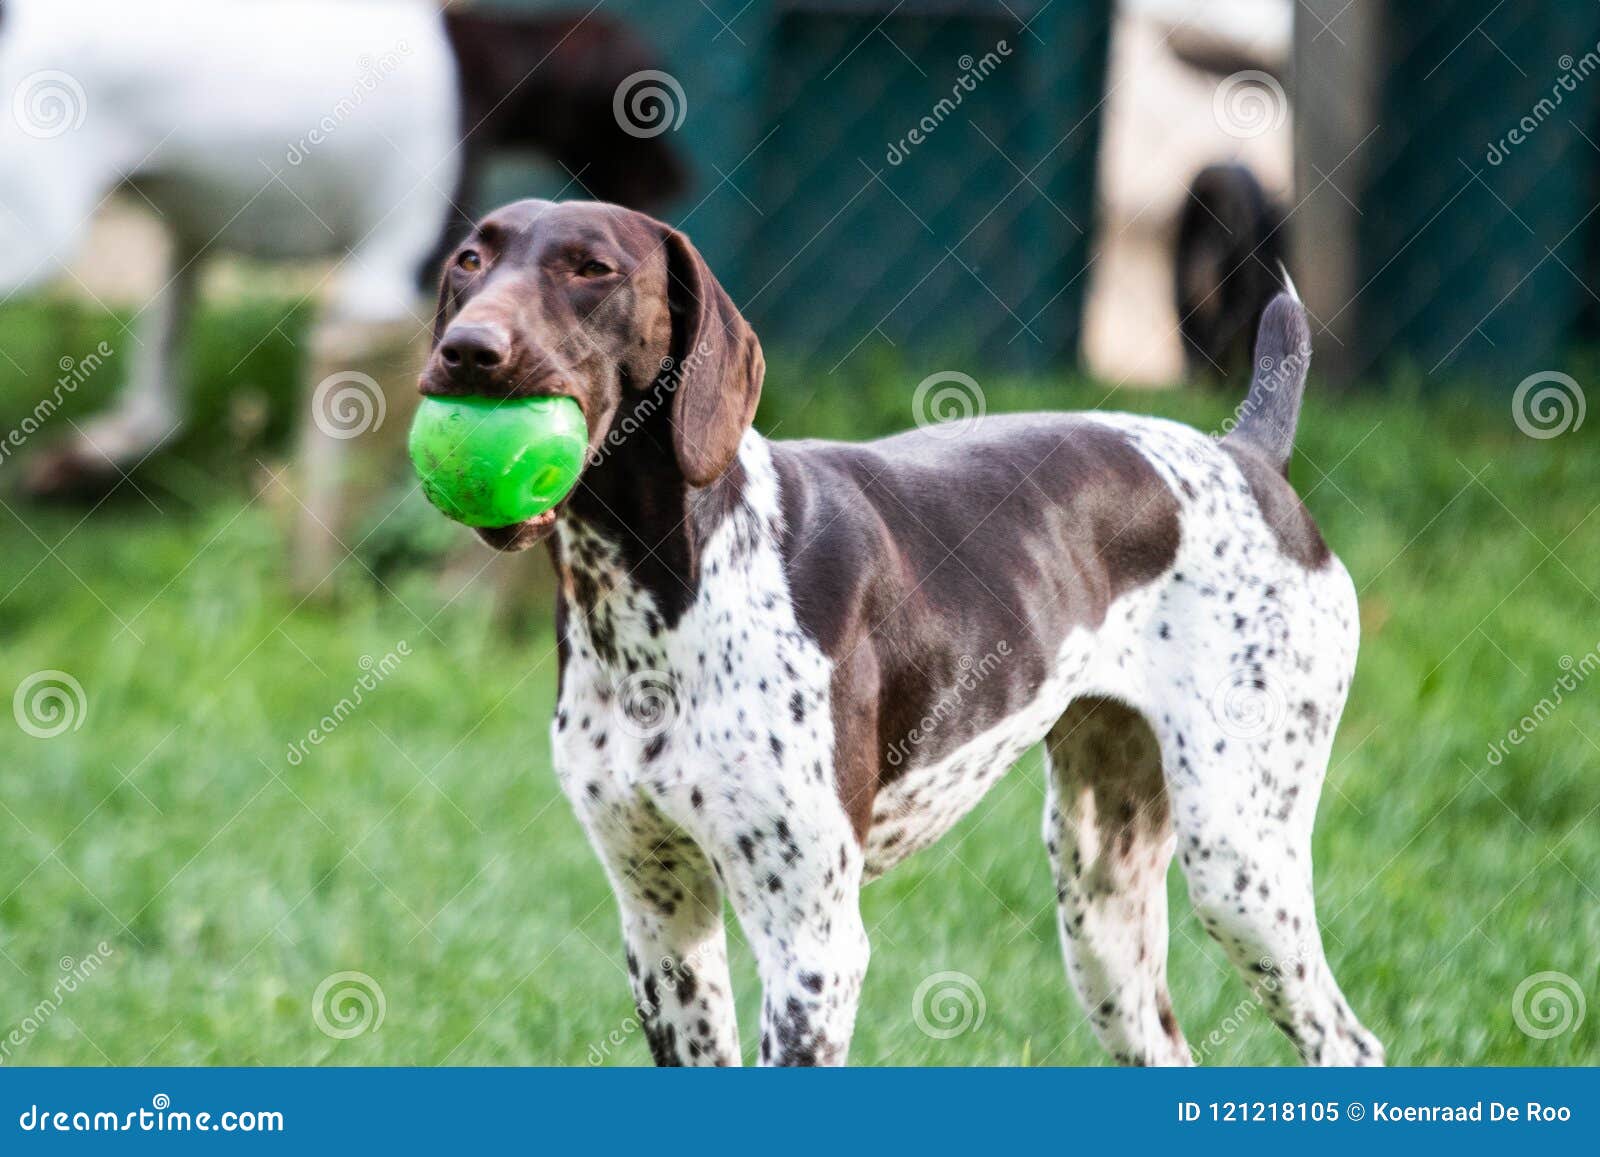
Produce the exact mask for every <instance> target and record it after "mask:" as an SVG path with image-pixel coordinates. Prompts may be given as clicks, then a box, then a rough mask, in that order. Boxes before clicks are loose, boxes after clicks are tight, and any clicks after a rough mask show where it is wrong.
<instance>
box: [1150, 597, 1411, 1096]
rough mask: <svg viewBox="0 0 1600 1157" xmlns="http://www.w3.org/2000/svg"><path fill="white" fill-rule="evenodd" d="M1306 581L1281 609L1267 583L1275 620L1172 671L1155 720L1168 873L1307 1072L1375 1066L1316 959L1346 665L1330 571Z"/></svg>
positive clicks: (1377, 1059)
mask: <svg viewBox="0 0 1600 1157" xmlns="http://www.w3.org/2000/svg"><path fill="white" fill-rule="evenodd" d="M1324 573H1328V574H1330V575H1331V572H1324ZM1312 582H1313V583H1315V584H1317V586H1316V588H1315V589H1313V590H1309V591H1307V593H1308V594H1310V595H1311V597H1310V598H1309V599H1305V598H1300V597H1295V598H1294V601H1293V605H1289V599H1290V595H1289V593H1288V591H1289V589H1292V588H1290V583H1289V582H1288V581H1287V580H1285V581H1284V582H1282V583H1280V584H1277V587H1282V588H1285V590H1284V592H1283V595H1282V597H1283V598H1284V600H1285V605H1284V606H1283V613H1282V614H1268V615H1266V616H1264V617H1249V618H1247V619H1246V621H1245V624H1244V627H1243V628H1242V631H1241V632H1240V633H1236V634H1233V635H1231V636H1230V637H1229V639H1228V641H1227V642H1226V643H1225V644H1224V647H1225V648H1226V649H1225V650H1219V651H1217V652H1214V653H1212V654H1211V655H1209V656H1206V657H1204V658H1203V659H1202V661H1199V662H1197V663H1195V664H1194V665H1193V666H1191V667H1189V668H1188V669H1187V670H1185V671H1174V672H1172V673H1171V675H1170V679H1171V691H1170V693H1169V694H1168V695H1165V696H1163V703H1162V707H1161V710H1160V711H1159V712H1157V713H1156V714H1155V715H1154V716H1153V718H1156V719H1158V720H1159V722H1158V723H1157V733H1158V735H1159V736H1160V737H1161V740H1162V749H1163V754H1164V757H1165V764H1166V774H1167V791H1168V794H1169V795H1170V797H1171V799H1172V811H1173V817H1174V820H1175V823H1176V827H1177V834H1178V861H1179V864H1180V865H1181V866H1182V868H1183V871H1184V874H1185V875H1186V876H1187V877H1188V881H1189V897H1190V899H1191V900H1192V902H1193V904H1194V907H1195V911H1196V913H1197V914H1198V916H1199V918H1200V921H1201V923H1202V924H1203V925H1204V926H1205V929H1206V931H1207V932H1209V933H1210V934H1211V936H1212V937H1213V938H1215V939H1216V940H1217V941H1218V942H1219V943H1221V944H1222V946H1223V948H1224V949H1225V950H1226V951H1227V953H1228V955H1229V957H1230V958H1231V959H1232V960H1233V963H1234V965H1235V966H1236V967H1237V968H1238V969H1239V972H1240V974H1241V975H1242V976H1243V978H1244V980H1245V983H1246V984H1247V985H1249V986H1250V988H1251V991H1252V993H1253V996H1254V999H1256V1000H1257V1001H1259V1002H1260V1004H1261V1005H1262V1007H1263V1008H1264V1009H1265V1010H1266V1012H1267V1013H1268V1014H1269V1015H1270V1016H1271V1018H1272V1019H1273V1021H1274V1022H1275V1023H1276V1024H1277V1025H1278V1026H1279V1027H1280V1028H1281V1029H1282V1030H1283V1031H1284V1033H1285V1034H1286V1035H1287V1036H1288V1037H1289V1039H1290V1040H1291V1041H1292V1042H1293V1043H1294V1045H1295V1047H1296V1048H1297V1049H1298V1050H1299V1052H1300V1055H1301V1057H1302V1059H1303V1060H1304V1061H1305V1062H1306V1063H1308V1064H1322V1065H1375V1064H1382V1063H1383V1048H1382V1046H1381V1045H1380V1044H1379V1043H1378V1040H1377V1038H1376V1037H1374V1036H1373V1035H1372V1034H1371V1033H1370V1032H1368V1031H1367V1030H1366V1029H1365V1028H1364V1027H1362V1025H1361V1023H1360V1022H1359V1021H1358V1020H1357V1019H1356V1016H1355V1013H1354V1012H1352V1011H1351V1009H1350V1005H1349V1003H1348V1002H1347V1001H1346V1000H1345V998H1344V994H1343V993H1341V992H1340V990H1339V986H1338V984H1337V983H1335V981H1334V978H1333V972H1332V971H1331V969H1330V968H1329V966H1328V961H1327V958H1326V956H1325V955H1324V954H1323V946H1322V936H1321V932H1320V930H1319V928H1318V924H1317V914H1316V907H1315V900H1314V896H1313V891H1312V873H1311V829H1312V824H1313V821H1314V820H1315V818H1316V810H1317V797H1318V795H1319V794H1320V792H1321V789H1322V781H1323V776H1324V774H1325V772H1326V769H1327V765H1328V756H1329V753H1330V751H1331V750H1332V747H1333V735H1334V730H1335V728H1336V727H1337V725H1338V721H1339V715H1340V712H1341V710H1342V708H1343V706H1344V696H1345V691H1346V689H1347V687H1348V685H1349V677H1350V674H1351V672H1352V670H1353V669H1354V666H1355V651H1354V616H1355V599H1354V592H1353V591H1350V589H1349V580H1348V578H1344V577H1343V572H1342V570H1341V571H1339V572H1338V575H1337V576H1334V577H1330V578H1326V579H1324V578H1322V577H1320V576H1318V577H1315V578H1313V580H1312ZM1341 583H1342V587H1343V590H1342V592H1341V590H1340V589H1339V586H1338V585H1336V584H1341ZM1267 589H1268V591H1269V592H1270V591H1274V590H1276V588H1275V587H1268V588H1267ZM1276 597H1278V596H1277V595H1274V598H1276ZM1240 605H1241V606H1244V605H1245V603H1244V601H1243V600H1241V601H1240ZM1187 621H1203V620H1202V619H1201V618H1200V616H1199V615H1198V614H1191V615H1189V616H1188V617H1187ZM1290 622H1293V623H1294V628H1293V629H1292V630H1290V629H1289V627H1288V625H1287V624H1288V623H1290ZM1198 672H1204V673H1203V674H1198V675H1197V673H1198Z"/></svg>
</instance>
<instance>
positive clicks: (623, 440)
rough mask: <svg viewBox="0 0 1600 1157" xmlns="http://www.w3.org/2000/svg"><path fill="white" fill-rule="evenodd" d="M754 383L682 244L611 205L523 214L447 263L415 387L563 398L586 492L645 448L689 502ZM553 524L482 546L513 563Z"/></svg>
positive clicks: (551, 519)
mask: <svg viewBox="0 0 1600 1157" xmlns="http://www.w3.org/2000/svg"><path fill="white" fill-rule="evenodd" d="M764 370H765V362H764V359H763V358H762V354H761V345H760V343H759V342H758V341H757V340H756V336H755V333H754V332H753V331H752V330H751V328H750V326H749V325H748V324H747V323H746V322H745V320H744V318H743V317H741V316H740V314H739V311H738V310H737V309H736V308H735V307H734V304H733V302H732V300H731V299H730V298H729V297H728V295H727V293H726V292H725V291H724V290H723V288H722V286H721V285H719V284H718V283H717V279H716V278H715V277H713V276H712V274H711V271H710V269H708V268H707V267H706V263H705V260H704V259H703V258H702V257H701V256H700V253H699V251H698V250H696V249H695V247H694V246H693V245H692V244H691V243H690V242H689V239H688V238H687V237H685V236H684V235H683V234H682V233H679V232H678V231H676V230H675V229H672V228H671V227H669V226H667V225H664V224H662V223H661V222H659V221H656V220H654V219H653V218H650V217H647V216H645V215H644V214H642V213H636V212H634V211H633V210H631V209H624V208H621V207H620V206H617V205H606V204H599V203H596V202H582V201H577V202H563V203H556V202H551V201H518V202H516V203H515V204H512V205H507V206H506V207H505V208H503V209H500V210H497V211H496V212H494V213H491V214H490V215H489V216H488V217H486V218H484V219H483V221H481V222H480V223H479V224H478V226H477V228H476V229H474V230H473V232H472V234H471V235H470V236H469V237H467V239H466V240H465V241H463V242H462V243H461V245H460V247H459V248H458V249H457V250H456V251H455V252H454V253H453V254H451V255H450V256H449V257H448V258H446V259H445V267H444V274H443V278H442V281H441V284H440V288H439V308H438V314H437V317H436V319H435V322H434V349H433V354H432V356H431V357H430V358H429V360H428V364H427V367H426V368H425V369H424V370H423V373H422V380H421V383H420V387H421V390H422V392H423V393H424V394H427V395H431V396H452V395H454V396H461V395H476V396H481V397H502V398H517V397H544V396H563V397H570V398H572V399H573V400H574V401H576V402H577V403H578V405H579V407H580V408H581V409H582V410H583V414H584V418H585V420H586V422H587V424H588V427H589V462H590V465H589V467H588V469H587V470H586V473H585V477H588V475H590V474H592V473H593V472H595V471H596V470H599V469H612V470H615V469H625V468H626V467H625V463H621V464H619V463H618V462H615V461H613V459H626V458H627V456H628V455H629V453H630V449H631V447H630V443H631V442H633V441H634V440H636V439H639V438H646V439H652V440H662V441H665V442H668V443H670V451H671V452H670V456H669V457H670V461H671V463H672V467H673V469H674V470H675V471H676V472H677V474H678V475H679V476H680V477H681V481H682V483H683V484H685V485H687V486H690V487H698V486H706V485H708V484H710V483H711V482H713V481H715V480H716V479H717V478H718V477H720V476H721V475H722V473H723V472H724V471H725V470H726V469H727V468H728V466H729V465H730V464H731V463H732V461H733V458H734V455H735V454H736V453H737V451H738V447H739V440H740V438H741V437H743V435H744V431H745V430H746V429H747V428H748V427H749V425H750V422H751V419H752V418H753V417H754V416H755V409H756V402H757V400H758V399H759V398H760V395H761V380H762V375H763V373H764ZM641 414H642V415H643V416H642V417H641V416H640V415H641ZM584 485H585V481H584V479H582V478H580V480H579V483H578V486H579V489H580V490H581V489H582V488H583V487H584ZM569 501H570V499H569ZM559 510H560V507H558V508H557V510H555V511H551V512H549V513H547V514H544V515H540V516H539V517H538V518H535V519H530V520H529V521H527V522H524V523H520V524H518V525H516V526H509V527H498V528H495V529H492V530H487V531H482V532H480V533H482V535H483V537H484V539H485V540H486V541H488V542H489V543H490V544H491V545H493V546H497V547H499V548H501V549H507V550H516V549H521V548H523V547H527V546H531V545H532V544H533V543H535V542H537V541H539V540H540V539H542V538H543V537H545V535H547V534H548V533H549V532H550V530H551V529H552V528H553V527H554V526H555V521H556V517H557V514H558V512H559Z"/></svg>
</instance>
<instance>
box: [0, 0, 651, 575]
mask: <svg viewBox="0 0 1600 1157" xmlns="http://www.w3.org/2000/svg"><path fill="white" fill-rule="evenodd" d="M650 63H651V60H650V54H649V53H648V51H647V50H646V49H645V48H643V47H642V45H641V43H640V42H639V41H638V40H636V39H635V38H633V37H631V36H630V35H628V34H627V33H626V32H625V30H623V29H621V28H619V27H618V26H616V25H615V24H612V23H610V22H608V21H604V20H598V19H582V18H580V19H570V18H560V17H548V16H547V17H527V18H518V17H508V16H503V15H489V14H483V15H479V14H475V13H470V12H452V13H449V14H444V13H441V12H440V11H439V10H438V8H437V7H436V5H435V4H434V3H432V2H430V0H338V2H331V3H330V2H329V0H254V2H250V0H0V84H3V89H0V95H3V96H4V97H6V98H8V99H9V101H10V107H9V108H7V109H0V294H3V295H5V296H6V297H8V298H9V297H10V296H11V295H14V294H16V293H17V292H18V291H21V290H25V289H27V288H29V287H31V286H35V285H37V284H39V283H41V282H44V281H46V280H47V279H50V278H52V277H53V276H55V275H57V274H59V273H60V272H61V271H62V270H63V269H64V268H65V266H66V263H67V262H68V261H70V260H71V259H72V258H73V257H75V256H76V254H77V251H78V249H79V247H80V245H81V243H82V241H83V239H84V237H85V234H86V232H87V227H88V225H89V222H90V220H91V218H92V217H93V216H94V214H95V212H96V210H97V208H98V207H99V206H101V205H102V204H103V203H104V202H105V201H106V199H107V198H108V197H109V196H110V195H111V194H112V193H113V192H114V191H116V190H117V189H119V188H122V187H132V188H133V189H134V190H135V191H136V192H137V193H138V194H139V195H140V196H142V197H143V198H144V199H145V200H146V201H147V202H148V203H149V204H150V205H151V206H152V207H153V208H154V210H155V212H156V214H157V215H158V216H159V218H160V220H161V222H162V223H163V225H164V226H165V228H166V230H167V232H168V233H169V234H170V237H171V241H172V246H171V253H172V256H171V258H170V261H171V267H170V268H169V269H168V270H167V271H166V276H164V277H163V278H162V281H163V284H162V287H161V288H160V290H159V291H158V292H157V293H156V294H155V295H154V297H153V298H152V299H151V300H150V301H148V302H147V303H145V304H144V306H143V308H141V309H140V310H139V311H138V314H137V320H136V323H135V330H134V333H135V340H136V347H137V348H136V352H135V354H134V355H133V357H132V359H131V364H130V367H129V372H128V380H127V385H126V388H125V390H124V392H123V393H122V395H121V396H120V398H119V399H118V401H117V403H116V404H115V406H114V407H113V408H112V409H111V410H110V411H109V412H108V413H105V414H103V415H101V416H99V417H98V418H96V419H94V420H92V421H90V422H87V423H84V424H82V425H81V426H80V427H79V428H77V429H76V430H75V431H74V432H73V433H72V435H71V436H70V437H68V438H66V439H65V440H63V441H62V442H60V443H59V444H58V445H57V446H55V447H54V448H53V449H51V450H49V451H47V452H45V453H42V454H36V455H35V456H34V457H33V460H32V461H31V462H30V463H29V464H28V467H27V482H26V484H27V487H28V489H29V490H30V491H32V492H33V493H35V494H36V495H40V496H56V495H61V494H72V493H82V492H84V491H94V490H102V491H103V490H106V489H109V488H110V487H111V486H114V485H115V484H116V483H117V482H119V481H120V480H121V479H122V478H123V477H124V475H125V472H126V471H128V470H130V469H132V468H133V467H134V466H135V465H136V464H138V463H139V462H140V461H141V460H143V459H144V458H145V457H147V456H148V455H150V454H151V453H153V452H154V451H155V450H156V449H158V448H159V447H160V446H161V445H162V444H163V443H165V442H166V441H167V440H168V439H170V438H171V437H172V436H173V435H174V434H175V433H177V432H178V431H179V430H180V429H181V428H182V427H183V425H184V422H185V418H186V415H187V412H188V391H187V389H186V386H185V380H184V378H185V375H184V373H183V371H182V369H181V357H180V354H181V346H182V344H183V341H184V334H185V325H186V322H187V320H188V318H189V317H190V314H191V311H192V308H193V304H194V300H195V290H196V283H197V275H198V273H199V271H200V268H201V266H202V264H203V261H204V259H205V258H206V257H208V256H210V255H211V254H214V253H220V252H231V253H236V254H246V255H251V256H257V257H266V258H275V259H279V258H304V257H322V256H332V257H335V258H337V259H338V260H337V264H336V266H335V267H334V268H333V270H332V272H331V274H330V275H329V276H328V278H327V279H326V283H325V285H324V286H323V289H324V290H325V296H324V298H323V304H322V313H321V317H320V321H319V324H318V325H317V329H316V333H315V334H314V336H313V340H312V342H311V347H312V348H311V349H310V351H309V360H310V363H311V364H310V367H309V373H310V381H311V382H313V383H329V382H331V383H332V384H333V386H334V387H335V388H334V389H333V390H326V389H325V390H323V391H322V394H323V395H324V396H322V397H318V398H316V399H315V402H316V404H317V405H314V406H313V411H314V412H313V415H312V416H313V417H321V418H323V419H324V420H323V421H308V422H307V423H306V424H305V427H304V431H305V432H304V437H303V441H302V447H301V458H302V470H301V479H300V493H299V494H298V495H297V497H298V498H299V500H300V502H301V503H302V504H303V506H304V508H305V517H303V518H301V519H300V520H299V521H300V523H301V530H300V531H299V532H298V533H297V544H296V547H297V549H296V550H295V569H296V576H297V579H298V580H299V581H301V582H302V583H303V584H305V585H311V584H315V583H318V582H320V581H321V579H322V577H324V575H325V574H326V573H327V570H328V567H329V566H330V564H332V563H334V562H335V561H336V560H337V559H338V558H339V557H340V553H339V543H338V541H337V534H338V527H339V524H340V518H341V510H340V507H341V505H342V503H341V501H340V498H341V494H342V490H343V487H344V486H345V484H346V480H345V479H344V477H343V475H344V474H345V473H346V470H345V459H346V458H347V454H346V453H345V449H346V445H345V443H346V441H347V440H348V438H349V435H350V432H351V429H350V425H349V423H350V421H351V420H352V419H353V420H355V421H357V422H359V421H360V414H361V411H362V410H363V407H365V408H367V409H376V408H377V407H379V406H383V405H384V404H385V399H384V398H383V397H382V396H379V395H378V393H377V392H376V391H384V392H387V390H388V387H389V385H390V384H391V383H390V382H389V381H385V380H384V379H385V378H389V379H398V380H397V381H396V382H395V384H399V383H400V382H403V387H404V388H403V391H396V392H395V393H396V396H397V397H398V396H400V395H401V394H403V395H405V396H409V395H410V393H411V392H412V381H411V375H412V373H413V371H414V369H415V366H416V365H417V364H419V362H420V355H417V354H414V353H413V351H414V350H416V349H417V343H418V342H420V341H424V340H425V338H426V335H427V331H428V328H429V327H430V326H431V323H432V313H433V309H432V303H431V300H429V301H428V302H427V303H426V304H424V302H423V299H422V298H421V296H420V295H418V294H417V293H416V292H415V287H416V286H417V285H418V283H419V282H418V274H419V271H420V270H422V268H423V267H424V266H425V265H426V264H427V263H428V262H429V259H430V257H431V256H432V255H433V254H435V253H436V252H437V251H438V250H439V249H440V247H441V239H442V237H443V236H444V235H445V234H446V233H447V232H448V230H449V229H450V228H451V227H452V226H456V227H459V228H460V229H463V230H464V229H465V228H467V227H468V226H470V224H471V220H472V214H473V212H474V209H473V207H472V206H471V205H470V204H468V205H465V206H463V207H462V208H461V209H457V208H456V207H455V204H456V203H457V202H459V201H461V200H462V199H463V197H466V198H468V199H470V198H471V196H472V195H473V193H474V192H475V188H474V186H475V181H474V180H473V172H472V170H473V169H474V167H475V166H476V165H477V163H478V161H479V160H480V157H481V151H482V149H483V148H484V147H485V146H488V147H494V146H498V145H510V146H518V145H523V146H528V147H531V148H538V149H541V150H542V151H544V152H545V153H546V154H548V155H550V156H553V157H554V158H555V159H556V160H558V161H560V162H561V163H562V164H564V165H566V166H567V167H568V169H569V171H570V172H571V173H572V174H573V179H574V186H575V192H578V193H579V195H585V192H587V194H592V195H595V196H600V197H606V198H609V199H617V200H629V201H633V202H636V203H644V204H646V205H648V204H649V203H650V202H652V201H659V200H661V199H663V198H665V197H668V196H671V195H672V194H673V193H675V192H676V191H677V190H678V189H679V188H680V187H681V185H682V176H683V175H682V172H681V170H680V169H679V168H678V167H677V165H676V161H675V159H674V157H673V156H672V154H671V153H670V151H669V150H668V149H667V146H666V145H665V144H664V143H663V142H658V141H655V140H652V139H648V138H647V137H645V136H642V135H641V134H639V133H636V132H635V133H630V132H628V131H627V128H626V126H621V125H619V124H618V123H616V121H615V118H614V115H613V112H612V109H613V96H614V94H615V93H616V92H617V90H618V86H619V83H626V82H627V81H628V80H629V79H631V78H632V77H633V76H636V75H638V74H639V73H640V72H642V71H644V70H646V69H647V68H648V67H649V65H650ZM552 113H553V114H554V115H552ZM586 150H587V152H586ZM630 150H631V151H630ZM600 153H603V159H601V160H597V161H595V163H594V165H593V167H592V168H593V171H591V172H590V173H589V175H588V176H587V177H585V176H583V175H582V171H584V170H588V169H590V168H591V165H590V155H591V154H600ZM429 296H430V298H431V294H430V295H429ZM241 352H243V351H241ZM363 389H367V390H369V391H370V392H373V396H370V397H368V398H366V399H365V401H364V402H363V399H362V398H361V397H359V396H358V395H359V394H360V392H361V391H362V390H363ZM352 391H354V394H355V395H356V396H353V395H352ZM335 404H338V405H339V406H340V407H341V410H340V412H339V413H337V414H332V413H329V412H328V411H327V407H329V406H332V405H335ZM318 406H320V407H322V409H321V410H318V408H317V407H318ZM396 424H398V423H396Z"/></svg>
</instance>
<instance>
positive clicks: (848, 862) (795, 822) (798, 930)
mask: <svg viewBox="0 0 1600 1157" xmlns="http://www.w3.org/2000/svg"><path fill="white" fill-rule="evenodd" d="M815 788H816V790H815V791H810V790H808V789H807V788H799V789H798V790H791V791H790V792H788V793H786V795H785V797H784V802H783V803H781V804H778V803H777V801H774V806H773V807H770V808H768V809H765V810H761V809H755V810H751V811H749V812H745V813H743V814H742V815H741V817H740V818H739V819H738V820H737V821H736V822H735V823H734V824H733V825H732V826H730V827H729V828H728V829H727V831H726V833H725V835H726V839H725V840H719V841H718V846H725V847H728V848H730V849H733V851H732V854H730V856H729V858H728V859H729V862H727V863H724V864H723V865H722V870H723V875H724V878H725V879H726V882H727V885H728V892H729V895H730V897H731V899H732V901H733V907H734V911H735V912H737V913H738V916H739V923H740V926H741V927H743V929H744V932H745V936H746V938H747V939H748V940H749V941H750V946H751V948H752V949H753V950H754V951H755V956H756V965H757V968H758V969H759V971H760V973H761V989H762V1001H761V1052H760V1059H761V1063H762V1064H763V1065H842V1064H844V1063H845V1061H846V1059H847V1058H848V1056H849V1052H850V1037H851V1034H852V1033H853V1032H854V1030H855V1020H856V1005H857V1003H858V1001H859V1000H860V997H861V983H862V980H863V979H864V978H865V977H866V973H867V957H868V946H867V934H866V929H865V928H864V927H863V925H862V923H861V867H862V857H861V848H860V846H859V845H858V844H857V842H856V839H855V833H854V832H853V831H852V830H851V828H850V824H849V821H848V819H846V817H845V815H844V812H843V810H842V809H841V808H840V807H839V804H838V801H837V799H836V798H834V796H833V794H832V791H831V788H826V787H824V785H821V784H817V785H815ZM756 794H757V793H756V792H749V793H747V794H745V795H742V796H741V797H740V799H741V801H742V802H743V803H744V804H747V805H748V804H752V803H754V799H753V797H754V796H755V795H756Z"/></svg>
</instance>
